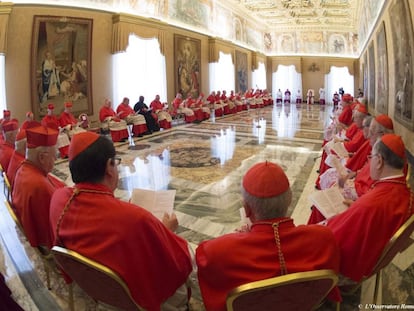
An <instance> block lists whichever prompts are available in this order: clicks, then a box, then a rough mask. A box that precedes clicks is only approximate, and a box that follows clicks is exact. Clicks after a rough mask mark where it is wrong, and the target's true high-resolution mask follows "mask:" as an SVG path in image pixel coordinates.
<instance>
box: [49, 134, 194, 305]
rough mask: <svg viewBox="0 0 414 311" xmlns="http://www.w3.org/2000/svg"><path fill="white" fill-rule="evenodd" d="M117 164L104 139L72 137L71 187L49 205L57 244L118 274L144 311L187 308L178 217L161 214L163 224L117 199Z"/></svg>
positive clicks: (186, 262) (185, 253)
mask: <svg viewBox="0 0 414 311" xmlns="http://www.w3.org/2000/svg"><path fill="white" fill-rule="evenodd" d="M119 163H120V158H117V157H116V155H115V148H114V145H113V143H112V141H110V140H108V139H107V138H105V137H103V136H99V135H98V134H96V133H93V132H84V133H79V134H76V135H74V136H73V138H72V140H71V143H70V148H69V168H70V172H71V175H72V180H73V181H74V183H75V186H74V187H65V188H62V189H60V191H57V192H56V193H55V195H54V196H53V198H52V201H51V205H50V222H51V226H52V230H53V233H54V237H55V245H61V246H64V247H66V248H68V249H71V250H74V251H76V252H78V253H80V254H82V255H84V256H87V257H89V258H91V259H93V260H95V261H97V262H100V263H102V264H104V265H106V266H108V267H109V268H111V269H112V270H114V271H115V272H117V273H118V274H119V276H120V277H121V278H122V279H123V280H124V281H125V282H126V284H127V286H128V288H129V290H130V291H131V295H132V297H133V299H134V300H135V301H136V302H137V304H138V305H140V306H141V307H143V308H144V309H145V310H150V311H155V310H157V311H159V310H160V309H162V310H187V307H188V305H187V304H188V289H187V286H186V281H187V279H188V277H189V274H190V272H191V271H192V264H191V258H190V253H189V249H188V245H187V242H186V241H185V240H184V239H182V238H180V237H179V236H177V235H176V234H174V233H173V230H175V229H176V228H177V226H178V222H177V219H176V217H175V215H174V214H172V216H168V215H167V214H165V215H164V218H163V220H162V222H161V221H159V220H158V219H157V218H156V217H155V216H153V215H152V214H151V213H150V212H148V211H146V210H145V209H143V208H141V207H139V206H137V205H134V204H131V203H127V202H123V201H120V200H119V199H117V198H115V197H114V190H115V189H116V187H117V185H118V167H117V166H118V164H119Z"/></svg>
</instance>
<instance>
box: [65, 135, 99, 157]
mask: <svg viewBox="0 0 414 311" xmlns="http://www.w3.org/2000/svg"><path fill="white" fill-rule="evenodd" d="M98 138H99V135H98V134H96V133H94V132H82V133H78V134H75V135H73V137H72V139H71V141H70V145H69V161H72V160H73V159H74V158H76V157H77V156H78V154H79V153H81V152H82V151H84V150H85V149H86V148H88V147H89V146H90V145H92V144H93V143H94V142H95V141H96V140H97V139H98Z"/></svg>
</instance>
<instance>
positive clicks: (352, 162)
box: [345, 139, 372, 172]
mask: <svg viewBox="0 0 414 311" xmlns="http://www.w3.org/2000/svg"><path fill="white" fill-rule="evenodd" d="M371 149H372V147H371V144H370V142H369V139H366V140H365V142H364V143H363V144H362V145H361V146H360V147H359V148H358V150H357V151H356V152H355V154H354V155H353V156H352V157H350V158H349V159H348V160H347V161H346V164H345V166H346V168H347V169H349V170H351V171H353V172H356V171H358V170H360V169H361V168H362V167H363V166H364V164H365V163H366V162H367V157H368V155H370V154H371Z"/></svg>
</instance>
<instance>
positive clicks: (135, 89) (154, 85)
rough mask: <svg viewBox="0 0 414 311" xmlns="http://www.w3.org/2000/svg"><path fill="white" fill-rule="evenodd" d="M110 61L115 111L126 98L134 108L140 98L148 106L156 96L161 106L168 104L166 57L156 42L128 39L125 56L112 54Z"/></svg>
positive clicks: (133, 36) (132, 37) (155, 40)
mask: <svg viewBox="0 0 414 311" xmlns="http://www.w3.org/2000/svg"><path fill="white" fill-rule="evenodd" d="M113 60H114V62H113V65H114V68H113V94H114V99H113V103H114V106H115V107H116V106H117V104H118V103H120V102H121V101H122V98H124V97H128V98H129V99H130V102H131V105H132V106H133V105H134V103H136V102H137V101H138V98H139V96H140V95H143V96H144V97H145V103H146V104H147V105H148V106H149V104H150V103H151V101H152V100H153V99H154V98H155V95H157V94H158V95H160V98H161V101H162V102H164V101H165V102H167V101H168V99H167V79H166V71H165V57H164V56H163V55H162V54H161V52H160V46H159V43H158V40H157V39H155V38H154V39H141V38H139V37H137V36H135V35H130V36H129V44H128V48H127V50H126V52H125V53H118V54H115V55H114V56H113Z"/></svg>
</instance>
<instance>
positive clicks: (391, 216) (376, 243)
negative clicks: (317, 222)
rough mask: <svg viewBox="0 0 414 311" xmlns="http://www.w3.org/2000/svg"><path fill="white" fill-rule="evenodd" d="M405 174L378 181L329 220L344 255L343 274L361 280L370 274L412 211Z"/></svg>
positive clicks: (341, 268) (342, 262)
mask: <svg viewBox="0 0 414 311" xmlns="http://www.w3.org/2000/svg"><path fill="white" fill-rule="evenodd" d="M409 204H410V191H409V189H408V187H407V185H406V182H405V177H404V176H403V177H400V178H392V179H385V180H380V181H376V182H375V183H374V185H373V188H372V189H371V190H370V191H368V192H367V193H366V194H365V195H363V196H362V197H360V198H359V199H358V200H356V201H355V202H354V203H353V204H352V205H351V206H350V207H349V209H347V210H346V211H345V212H343V213H341V214H339V215H338V216H336V217H334V218H332V219H330V220H329V221H328V224H327V226H328V228H330V229H331V230H332V232H333V234H334V235H335V238H336V240H337V242H338V245H339V248H340V253H341V254H340V255H341V265H340V273H341V274H342V275H344V276H346V277H348V278H351V279H352V280H354V281H356V282H358V281H360V280H361V279H362V277H363V276H367V275H369V274H370V273H371V271H372V269H373V268H374V265H375V263H376V262H377V260H378V258H379V256H380V255H381V252H382V250H383V248H384V246H385V245H386V244H387V242H388V241H389V239H390V238H391V236H392V235H393V234H394V233H395V232H396V231H397V230H398V228H399V227H400V226H401V225H402V224H403V223H404V222H405V221H406V220H407V218H408V217H409V216H410V215H411V214H412V213H413V211H412V210H411V211H410V210H409Z"/></svg>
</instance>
